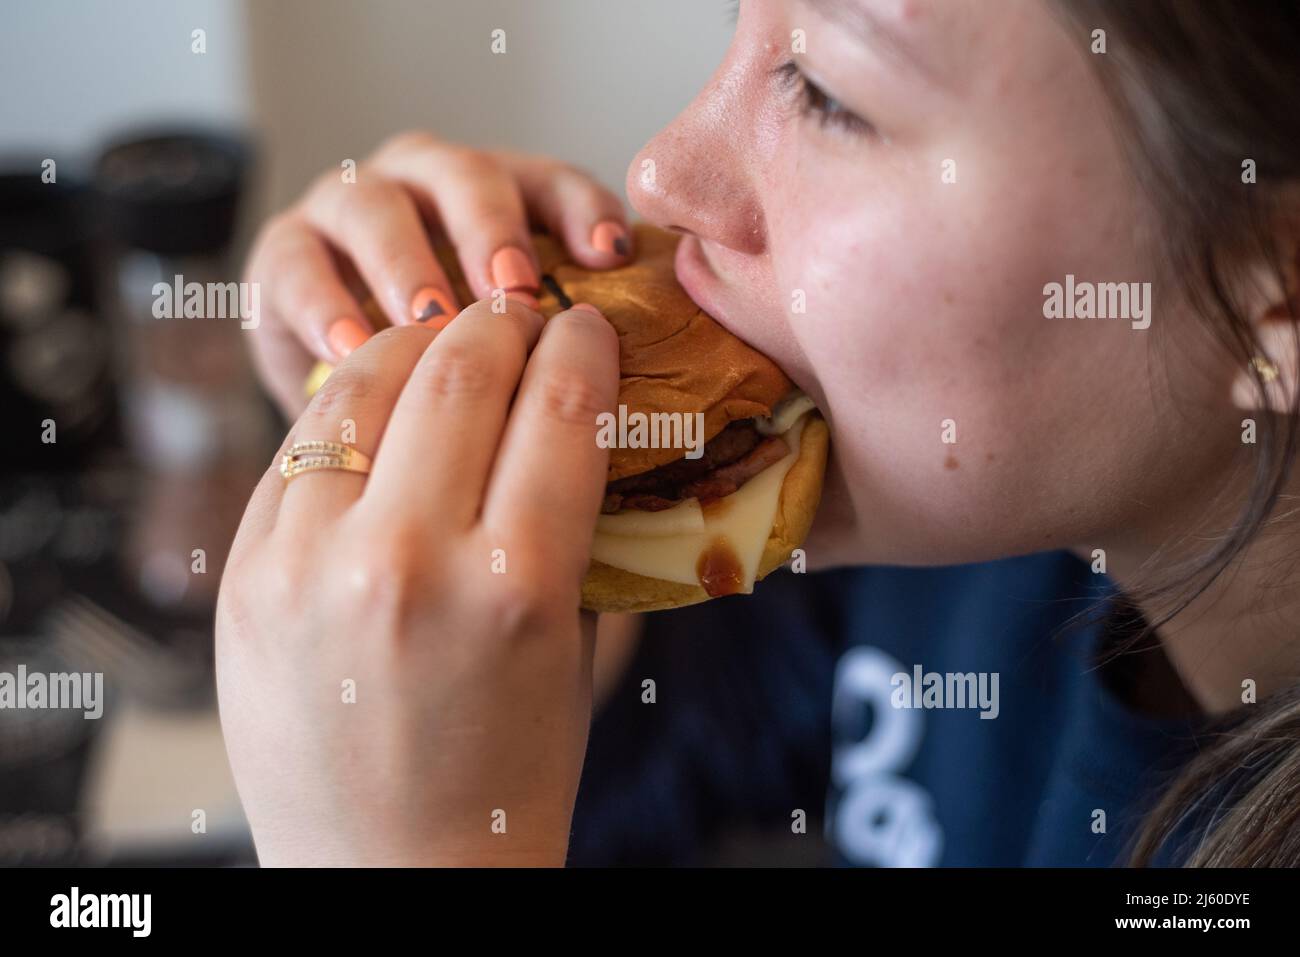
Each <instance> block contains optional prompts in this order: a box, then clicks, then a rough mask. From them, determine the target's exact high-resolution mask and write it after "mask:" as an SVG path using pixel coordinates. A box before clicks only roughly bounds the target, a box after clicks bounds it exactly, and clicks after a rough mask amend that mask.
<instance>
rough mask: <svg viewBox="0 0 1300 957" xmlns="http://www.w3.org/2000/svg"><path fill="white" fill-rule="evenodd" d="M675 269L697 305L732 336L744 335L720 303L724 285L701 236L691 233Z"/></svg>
mask: <svg viewBox="0 0 1300 957" xmlns="http://www.w3.org/2000/svg"><path fill="white" fill-rule="evenodd" d="M673 270H674V272H676V274H677V281H678V282H679V283H681V286H682V288H683V289H685V290H686V294H687V295H688V296H690V297H691V299H692V300H693V301H694V302H695V304H696V305H697V306H699V307H700V308H701V309H703V310H704V311H705V312H707V313H708V314H709V315H711V316H712V317H713V318H714V319H716V320H717V321H718V324H719V325H721V326H722V327H723V328H725V329H726V330H727V331H728V332H730V333H731V334H732V335H737V336H738V335H740V332H739V330H737V329H736V328H735V326H733V325H732V323H731V321H730V319H729V318H728V316H727V311H726V310H725V309H723V308H722V304H721V303H720V302H719V301H718V300H719V297H718V295H717V293H718V292H719V290H720V287H721V286H722V285H723V283H722V280H721V279H720V278H719V277H718V274H717V273H716V272H714V271H713V267H712V265H710V263H709V261H708V258H707V257H706V256H705V254H704V247H703V244H702V243H701V241H700V239H699V238H698V237H697V236H695V235H693V234H691V233H687V234H686V235H685V236H683V237H682V240H681V242H679V243H678V244H677V253H676V255H675V256H674V258H673Z"/></svg>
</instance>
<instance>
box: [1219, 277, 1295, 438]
mask: <svg viewBox="0 0 1300 957" xmlns="http://www.w3.org/2000/svg"><path fill="white" fill-rule="evenodd" d="M1298 258H1300V257H1298ZM1296 268H1297V267H1296V266H1295V265H1294V264H1293V266H1292V268H1291V269H1288V270H1287V274H1286V275H1285V276H1284V277H1281V278H1282V280H1283V283H1284V284H1285V285H1284V286H1283V287H1281V288H1277V287H1276V283H1274V286H1275V288H1274V290H1273V294H1272V295H1270V296H1269V297H1268V298H1270V299H1272V300H1273V302H1271V303H1268V304H1267V305H1265V306H1264V307H1263V308H1262V309H1261V310H1260V312H1259V316H1258V318H1257V319H1255V321H1253V322H1252V323H1251V326H1252V328H1253V330H1254V333H1255V339H1256V342H1257V344H1258V347H1257V350H1256V353H1255V355H1254V356H1253V357H1252V358H1251V360H1250V361H1249V362H1248V363H1246V364H1245V365H1244V366H1242V367H1241V368H1240V369H1238V370H1237V373H1236V375H1234V376H1233V381H1232V404H1233V405H1235V406H1236V407H1237V408H1239V409H1241V410H1243V411H1246V412H1264V411H1267V412H1276V413H1279V414H1283V415H1285V414H1287V413H1289V412H1290V411H1291V409H1292V408H1293V407H1294V400H1295V397H1296V389H1297V388H1300V295H1297V293H1296V288H1297V284H1296ZM1261 390H1262V391H1261Z"/></svg>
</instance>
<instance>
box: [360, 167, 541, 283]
mask: <svg viewBox="0 0 1300 957" xmlns="http://www.w3.org/2000/svg"><path fill="white" fill-rule="evenodd" d="M374 162H375V166H376V168H378V169H382V170H383V171H384V173H385V175H388V176H391V177H393V178H394V179H397V180H399V181H400V182H402V183H403V184H404V185H405V186H406V187H407V188H408V189H411V190H413V191H415V192H417V193H419V194H420V195H421V196H423V198H424V199H425V201H426V202H427V203H429V204H431V205H432V206H433V207H434V208H435V209H436V210H437V215H438V220H439V222H440V223H441V226H442V231H443V233H445V234H446V236H447V238H448V239H449V240H450V241H451V244H452V245H453V246H455V247H456V256H457V258H458V259H459V260H460V264H461V269H462V271H463V272H464V274H465V281H466V283H467V284H468V285H469V287H470V289H471V290H472V291H473V293H474V295H475V296H477V297H479V298H480V299H489V298H491V297H492V294H493V291H494V290H497V289H502V290H504V291H505V292H506V294H507V295H510V296H513V297H515V298H518V299H520V300H521V301H523V302H525V303H527V304H528V305H529V306H531V307H533V308H536V307H537V299H536V295H537V292H538V290H539V288H540V285H541V273H540V272H539V271H538V264H537V256H536V254H535V253H534V252H533V244H532V239H531V238H530V234H529V231H528V214H527V211H526V210H525V208H524V200H523V196H522V195H521V194H520V191H519V185H518V184H517V183H516V182H515V179H514V176H513V175H512V174H511V173H510V171H509V170H507V169H506V168H505V167H503V166H502V165H501V164H500V163H499V162H497V161H496V159H494V158H493V157H492V155H491V154H488V153H484V152H479V151H475V150H467V149H464V148H463V147H451V146H447V145H445V144H438V143H436V142H433V141H430V142H429V143H428V144H427V145H423V146H416V147H412V148H410V149H405V150H394V151H392V152H390V153H384V154H382V155H380V156H377V157H375V160H374Z"/></svg>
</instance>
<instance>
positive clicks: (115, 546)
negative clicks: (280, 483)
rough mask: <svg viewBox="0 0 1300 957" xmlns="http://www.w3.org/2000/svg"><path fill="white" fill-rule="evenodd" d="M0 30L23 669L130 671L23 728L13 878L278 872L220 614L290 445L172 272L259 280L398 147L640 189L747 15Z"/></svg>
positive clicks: (27, 21)
mask: <svg viewBox="0 0 1300 957" xmlns="http://www.w3.org/2000/svg"><path fill="white" fill-rule="evenodd" d="M0 18H2V22H0V47H2V48H3V56H0V87H3V89H4V91H5V92H4V95H3V97H2V98H0V407H3V409H4V410H5V416H4V421H5V424H6V429H5V433H6V436H7V438H8V439H9V445H8V450H9V452H10V454H8V455H6V457H5V463H4V466H3V472H2V473H0V474H2V476H3V478H2V479H0V672H4V671H9V672H12V671H14V669H15V667H16V664H17V663H25V664H26V666H27V668H28V670H29V671H38V670H39V671H45V672H55V671H103V672H104V673H105V688H106V691H107V693H108V698H109V700H108V704H107V706H106V708H105V714H104V717H103V718H102V719H101V720H98V721H88V720H83V718H82V716H81V714H80V712H68V711H58V710H42V711H25V712H18V711H3V712H0V863H5V864H15V863H49V862H78V863H113V864H132V863H164V862H166V863H196V864H197V863H214V864H246V863H252V862H253V860H254V858H253V854H252V847H251V842H250V841H249V838H248V833H247V828H246V825H245V822H244V820H243V817H242V814H241V812H240V809H239V804H238V800H237V797H236V794H235V791H234V788H233V786H232V783H231V781H230V776H229V771H228V767H227V763H226V758H225V752H224V748H223V745H222V742H221V735H220V728H219V724H218V721H217V715H216V708H215V703H214V697H213V691H212V671H211V638H212V635H211V622H212V613H213V603H214V599H215V594H216V589H217V585H218V583H219V580H220V575H221V568H222V563H223V560H224V556H225V554H226V550H227V548H228V546H229V542H230V539H231V536H232V534H233V531H234V528H235V527H236V525H237V523H238V520H239V517H240V515H241V513H242V510H243V505H244V503H245V501H246V499H247V496H248V493H249V491H250V490H251V487H252V485H253V483H254V482H255V480H256V478H257V477H258V475H259V474H260V473H261V471H262V470H263V469H264V468H265V466H266V465H267V464H268V463H269V461H270V456H271V455H272V453H273V451H274V449H275V447H276V443H277V441H278V438H279V436H280V435H282V434H283V428H284V426H283V423H281V422H280V421H279V420H278V418H277V415H276V413H275V411H274V410H273V408H272V407H271V405H270V404H269V402H268V401H267V400H266V399H265V397H264V395H263V394H262V392H261V391H260V389H259V387H258V386H257V384H256V382H255V381H254V379H253V377H252V374H251V372H250V366H249V363H248V360H247V358H246V350H245V341H244V339H243V337H244V336H246V335H247V333H246V332H244V331H243V330H241V327H240V323H239V322H238V321H236V320H235V319H215V318H202V319H200V318H192V319H180V318H173V319H160V318H155V316H154V314H153V309H152V307H153V305H154V302H155V296H154V294H153V292H152V287H153V284H154V283H156V282H159V281H164V282H168V283H170V282H171V280H172V277H173V276H175V275H177V274H181V275H183V276H184V277H185V280H186V281H191V280H198V281H200V282H206V281H218V282H224V281H229V280H235V279H238V278H239V271H240V267H241V264H242V259H243V254H244V251H245V247H246V245H247V242H248V240H249V238H250V236H251V235H252V233H253V232H254V230H255V229H256V226H257V224H258V222H259V221H260V220H261V219H262V218H264V217H265V216H266V215H267V214H268V213H269V212H271V211H273V210H275V209H277V208H280V207H282V206H284V205H286V204H288V203H289V202H291V201H292V200H293V199H295V198H296V197H297V196H298V195H299V194H300V193H301V191H302V190H303V189H304V188H305V186H306V185H307V184H308V182H309V181H310V179H311V178H312V177H314V176H315V175H317V174H318V173H320V172H321V171H323V170H325V169H328V168H332V169H338V168H339V165H340V163H341V162H342V161H343V160H344V159H349V158H351V159H356V160H360V159H361V158H363V157H364V156H365V155H366V154H367V153H369V152H370V151H371V150H372V149H373V148H374V147H375V146H376V145H377V144H378V143H379V142H380V141H381V140H383V139H384V138H385V137H387V136H389V135H391V134H392V133H395V132H397V131H400V130H403V129H409V128H424V129H429V130H432V131H435V132H437V133H439V134H441V135H443V136H445V137H448V138H451V139H457V140H463V141H466V142H471V143H475V144H478V145H483V146H506V147H513V148H518V149H524V150H529V151H535V152H546V153H550V154H553V155H556V156H559V157H562V158H565V159H567V160H570V161H572V162H575V163H577V164H579V165H582V166H584V167H586V168H588V169H589V170H591V171H592V172H594V173H595V174H597V175H598V176H599V178H600V179H601V180H603V181H604V182H605V183H607V184H609V185H610V186H611V187H613V188H614V189H615V191H616V192H618V193H619V194H622V181H623V175H624V170H625V168H626V165H627V163H628V161H629V160H630V158H631V157H632V156H633V154H634V153H635V152H636V150H637V149H638V148H639V147H640V146H641V145H642V144H643V143H644V141H645V140H646V139H647V138H648V137H649V136H651V135H652V134H653V133H654V132H655V131H656V130H657V129H658V128H659V127H660V126H662V125H663V124H664V123H665V122H667V121H668V120H669V119H670V118H671V117H672V116H673V115H674V114H675V113H676V112H677V111H678V110H680V109H681V107H682V106H683V105H684V104H686V103H687V102H688V101H689V100H690V99H691V97H692V96H693V95H694V94H695V92H696V91H697V90H698V89H699V87H700V86H701V84H702V83H703V82H705V80H706V79H707V78H708V76H709V75H710V73H711V72H712V70H713V69H714V67H715V65H716V64H717V62H718V61H719V59H720V57H721V56H722V54H723V52H724V50H725V47H726V44H727V41H728V39H729V36H730V32H731V26H730V23H729V20H728V16H727V11H726V9H725V5H724V4H723V3H722V2H701V0H656V2H655V3H652V4H647V3H635V2H610V0H544V2H538V0H379V2H366V3H361V2H349V0H275V2H257V0H247V2H244V0H188V2H186V3H183V4H178V3H174V2H170V0H115V2H113V3H104V2H97V0H60V2H58V3H48V2H43V0H11V2H9V3H6V4H5V5H4V8H3V12H0ZM495 29H502V30H505V31H506V43H507V52H506V54H505V55H494V54H493V53H492V52H491V50H490V39H491V33H492V31H493V30H495ZM610 38H620V39H619V42H616V43H611V41H610ZM199 812H201V814H200V813H199ZM200 835H201V837H202V839H196V838H197V837H199V836H200Z"/></svg>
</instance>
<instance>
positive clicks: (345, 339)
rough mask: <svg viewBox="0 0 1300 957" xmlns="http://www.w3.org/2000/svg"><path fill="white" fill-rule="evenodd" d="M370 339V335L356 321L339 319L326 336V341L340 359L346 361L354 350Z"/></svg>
mask: <svg viewBox="0 0 1300 957" xmlns="http://www.w3.org/2000/svg"><path fill="white" fill-rule="evenodd" d="M369 338H370V333H368V332H366V329H365V327H364V326H363V325H361V323H359V322H357V321H356V320H355V319H338V320H336V321H335V322H334V324H333V325H332V326H330V328H329V332H327V333H326V334H325V341H326V342H328V343H329V345H330V348H331V349H333V350H334V354H335V355H337V356H338V357H339V358H340V359H346V358H347V357H348V356H349V355H351V353H352V350H354V349H355V348H357V346H359V345H361V343H363V342H365V341H366V340H367V339H369Z"/></svg>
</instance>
